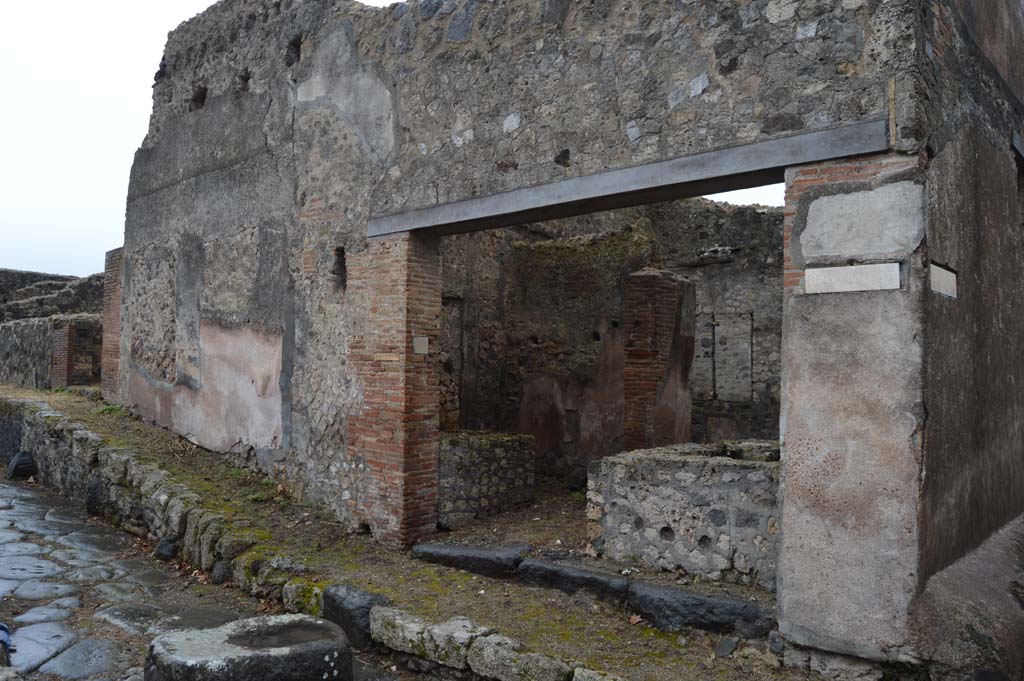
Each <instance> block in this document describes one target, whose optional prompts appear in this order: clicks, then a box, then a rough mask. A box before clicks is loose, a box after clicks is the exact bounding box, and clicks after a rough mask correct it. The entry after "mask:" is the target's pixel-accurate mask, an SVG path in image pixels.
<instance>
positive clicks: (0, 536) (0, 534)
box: [0, 530, 25, 544]
mask: <svg viewBox="0 0 1024 681" xmlns="http://www.w3.org/2000/svg"><path fill="white" fill-rule="evenodd" d="M24 537H25V535H23V534H22V533H21V532H15V531H14V530H0V544H6V543H8V542H12V541H20V540H21V539H23V538H24Z"/></svg>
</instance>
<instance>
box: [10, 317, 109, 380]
mask: <svg viewBox="0 0 1024 681" xmlns="http://www.w3.org/2000/svg"><path fill="white" fill-rule="evenodd" d="M69 327H70V330H69ZM101 328H102V322H101V319H100V316H99V315H93V314H79V315H59V316H54V317H38V318H32V319H21V320H18V321H13V322H6V323H3V324H0V383H10V384H12V385H18V386H22V387H25V388H43V389H45V388H51V387H66V386H68V385H88V384H92V383H94V382H96V381H97V380H98V379H99V357H100V348H99V343H98V341H99V334H100V330H101ZM55 351H56V352H57V353H59V354H60V355H61V358H60V359H59V360H58V361H56V362H55ZM55 369H56V371H57V376H58V377H59V380H58V381H57V383H54V382H53V381H52V380H51V378H52V377H53V376H54V370H55Z"/></svg>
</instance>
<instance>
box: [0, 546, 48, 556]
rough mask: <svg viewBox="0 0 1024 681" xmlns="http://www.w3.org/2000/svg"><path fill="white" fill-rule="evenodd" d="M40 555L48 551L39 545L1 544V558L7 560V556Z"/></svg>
mask: <svg viewBox="0 0 1024 681" xmlns="http://www.w3.org/2000/svg"><path fill="white" fill-rule="evenodd" d="M40 553H46V549H45V548H44V547H42V546H40V545H39V544H29V543H28V542H11V543H10V544H0V558H6V557H7V556H38V555H39V554H40Z"/></svg>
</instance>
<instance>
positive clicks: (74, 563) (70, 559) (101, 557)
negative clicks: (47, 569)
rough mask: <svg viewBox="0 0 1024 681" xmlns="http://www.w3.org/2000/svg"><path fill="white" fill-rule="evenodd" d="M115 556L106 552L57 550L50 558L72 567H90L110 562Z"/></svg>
mask: <svg viewBox="0 0 1024 681" xmlns="http://www.w3.org/2000/svg"><path fill="white" fill-rule="evenodd" d="M113 555H114V554H112V553H108V552H106V551H91V550H88V549H57V550H56V551H54V552H52V553H51V554H50V558H52V559H54V560H59V561H60V562H62V563H64V564H65V565H70V566H71V567H90V566H92V565H95V564H96V563H104V562H106V561H109V560H110V559H111V557H112V556H113Z"/></svg>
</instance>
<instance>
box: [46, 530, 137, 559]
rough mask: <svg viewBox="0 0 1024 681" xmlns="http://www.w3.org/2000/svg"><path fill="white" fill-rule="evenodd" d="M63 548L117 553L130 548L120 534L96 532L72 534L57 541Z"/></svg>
mask: <svg viewBox="0 0 1024 681" xmlns="http://www.w3.org/2000/svg"><path fill="white" fill-rule="evenodd" d="M57 541H58V542H60V543H61V544H63V545H64V546H70V547H71V548H73V549H93V550H99V551H109V552H110V553H117V552H119V551H124V550H125V549H127V548H130V546H131V544H130V543H129V542H128V540H127V539H126V538H125V536H124V535H122V534H121V533H120V532H116V531H113V530H111V531H110V532H100V531H96V530H89V531H84V530H83V531H80V532H72V533H71V534H68V535H65V536H63V537H61V538H60V539H58V540H57Z"/></svg>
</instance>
